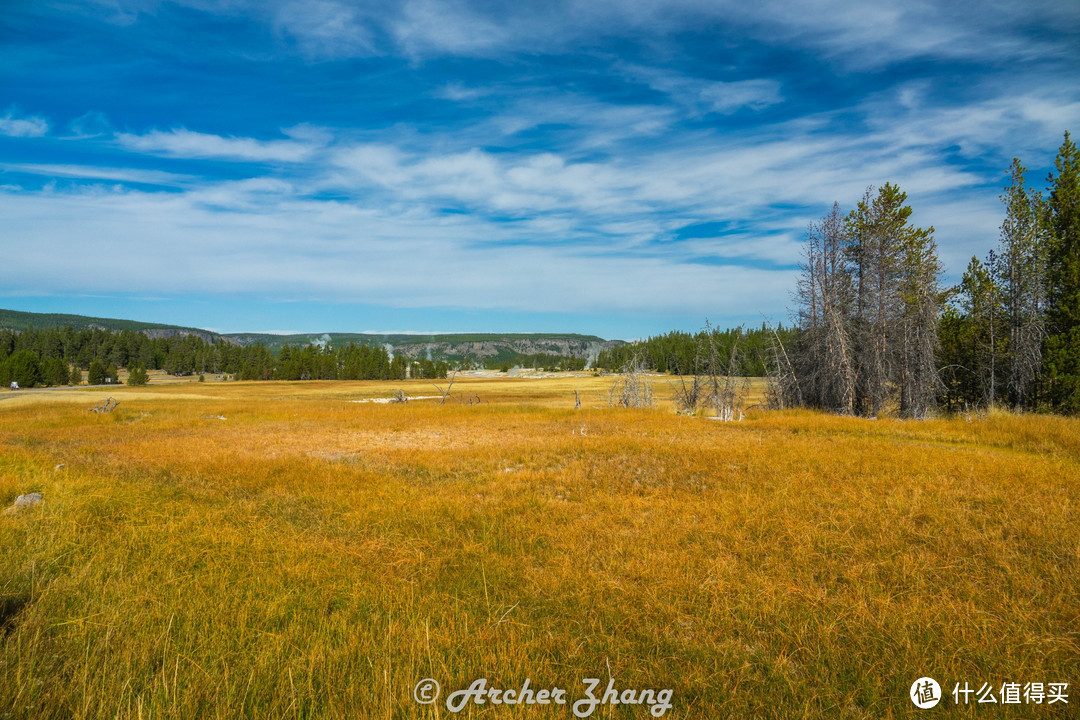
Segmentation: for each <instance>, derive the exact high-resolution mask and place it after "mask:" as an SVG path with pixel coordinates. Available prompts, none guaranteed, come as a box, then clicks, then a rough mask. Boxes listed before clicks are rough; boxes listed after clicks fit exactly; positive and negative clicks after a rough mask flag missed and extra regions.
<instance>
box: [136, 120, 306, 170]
mask: <svg viewBox="0 0 1080 720" xmlns="http://www.w3.org/2000/svg"><path fill="white" fill-rule="evenodd" d="M116 142H117V144H119V145H120V146H121V147H123V148H126V149H128V150H133V151H136V152H140V153H148V154H153V155H165V156H168V157H177V158H226V159H232V160H246V161H251V162H303V161H304V160H307V159H308V158H309V157H311V154H312V153H313V152H314V151H315V149H316V147H317V145H316V144H314V143H312V142H310V141H298V140H256V139H253V138H250V137H222V136H220V135H212V134H209V133H201V132H194V131H191V130H186V129H183V128H178V129H174V130H168V131H161V130H153V131H151V132H148V133H146V134H143V135H136V134H132V133H118V134H117V135H116Z"/></svg>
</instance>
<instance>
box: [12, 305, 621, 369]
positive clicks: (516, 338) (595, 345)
mask: <svg viewBox="0 0 1080 720" xmlns="http://www.w3.org/2000/svg"><path fill="white" fill-rule="evenodd" d="M65 326H69V327H73V328H76V329H78V330H89V329H93V328H101V329H103V330H113V331H120V330H134V331H136V332H141V333H144V334H146V335H149V336H150V337H170V336H172V335H196V336H198V337H201V338H202V339H204V340H206V341H216V342H229V343H234V344H237V345H255V344H262V345H265V346H266V347H267V348H268V349H269V350H271V351H273V352H277V351H278V350H280V349H281V348H282V347H283V346H285V345H293V346H302V345H320V344H328V345H332V346H334V347H339V346H341V345H347V344H348V343H355V344H357V345H368V346H383V347H386V346H389V347H388V348H387V349H388V350H391V351H392V352H393V353H394V354H401V355H404V356H406V357H409V358H428V359H430V360H435V361H439V360H443V361H456V360H462V359H464V358H466V357H469V358H472V359H474V360H478V361H480V362H487V361H496V362H502V361H508V362H509V361H513V360H514V359H515V358H517V357H518V356H527V355H560V356H570V357H578V358H589V357H595V356H596V355H597V354H598V353H599V352H600V351H602V350H606V349H608V348H612V347H617V346H619V345H623V344H624V343H623V342H622V341H621V340H605V339H603V338H601V337H597V336H595V335H578V334H575V333H453V334H437V335H376V334H369V333H329V332H328V333H303V334H295V335H271V334H268V333H227V334H224V335H222V334H219V333H213V332H210V331H209V330H201V329H199V328H190V327H182V326H179V325H164V324H161V323H147V322H139V321H136V320H120V319H116V318H98V317H87V316H85V315H66V314H55V313H30V312H19V311H16V310H0V329H2V328H6V329H9V330H27V329H29V328H37V329H43V328H51V327H65Z"/></svg>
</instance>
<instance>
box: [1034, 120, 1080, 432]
mask: <svg viewBox="0 0 1080 720" xmlns="http://www.w3.org/2000/svg"><path fill="white" fill-rule="evenodd" d="M1054 166H1055V169H1056V170H1057V177H1054V175H1053V174H1052V173H1051V175H1050V177H1049V182H1050V195H1049V197H1048V198H1047V202H1046V215H1045V223H1046V229H1047V233H1048V238H1047V239H1048V247H1047V266H1046V279H1047V303H1048V309H1047V316H1046V321H1047V338H1046V345H1045V353H1044V361H1043V373H1044V374H1043V388H1044V393H1045V396H1046V399H1047V400H1048V401H1049V403H1050V405H1051V407H1053V408H1055V409H1057V410H1060V411H1064V412H1067V413H1078V412H1080V153H1078V152H1077V147H1076V143H1074V142H1073V141H1072V140H1071V139H1070V138H1069V133H1065V141H1064V142H1063V143H1062V145H1061V148H1060V150H1059V151H1058V156H1057V159H1056V161H1055V163H1054Z"/></svg>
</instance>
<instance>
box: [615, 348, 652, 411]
mask: <svg viewBox="0 0 1080 720" xmlns="http://www.w3.org/2000/svg"><path fill="white" fill-rule="evenodd" d="M608 403H609V404H611V405H612V406H614V407H635V408H641V407H652V404H653V391H652V384H651V383H649V380H648V378H647V376H646V373H645V363H644V361H642V359H641V356H639V355H635V356H634V357H633V358H631V359H630V360H628V361H627V362H626V364H625V365H623V366H622V369H621V370H620V371H619V377H618V379H617V380H616V381H615V383H614V384H613V385H612V386H611V390H610V392H609V393H608Z"/></svg>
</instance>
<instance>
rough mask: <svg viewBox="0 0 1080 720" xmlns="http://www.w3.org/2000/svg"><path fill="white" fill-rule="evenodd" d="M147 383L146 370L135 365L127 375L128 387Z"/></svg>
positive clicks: (148, 378)
mask: <svg viewBox="0 0 1080 720" xmlns="http://www.w3.org/2000/svg"><path fill="white" fill-rule="evenodd" d="M148 382H150V374H149V373H147V372H146V368H144V367H143V366H142V365H136V366H135V367H134V368H132V370H131V372H129V373H128V379H127V384H128V385H145V384H147V383H148Z"/></svg>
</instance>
